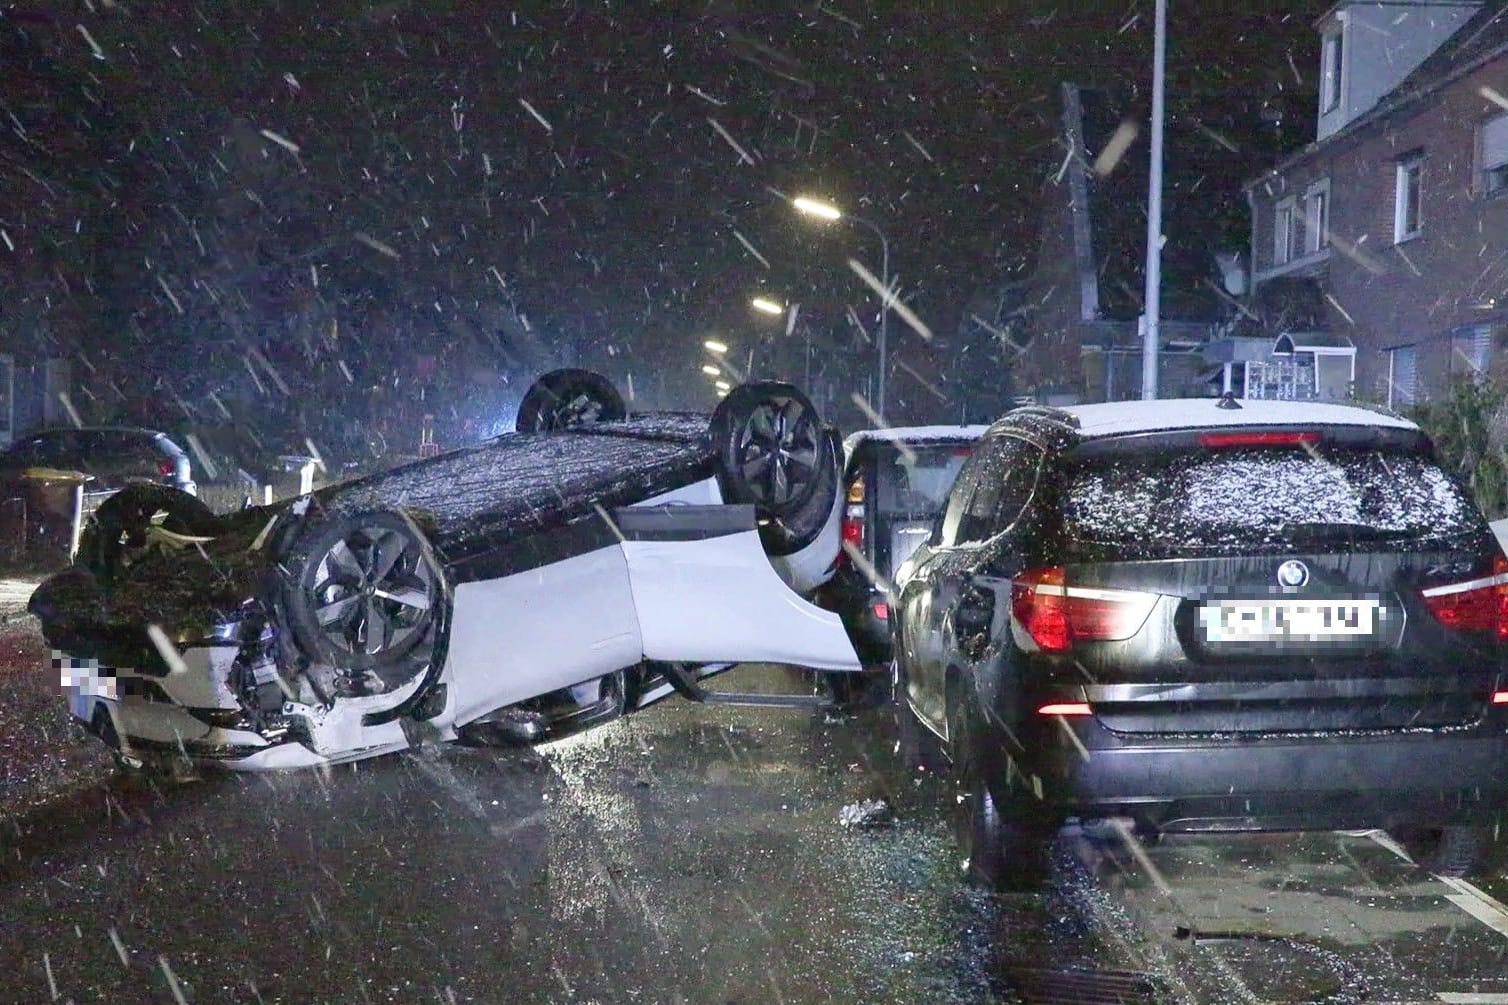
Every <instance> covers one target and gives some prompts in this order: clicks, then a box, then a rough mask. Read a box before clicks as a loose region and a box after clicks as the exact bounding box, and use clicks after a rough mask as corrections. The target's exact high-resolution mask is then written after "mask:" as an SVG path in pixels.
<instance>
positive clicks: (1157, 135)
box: [1141, 0, 1168, 401]
mask: <svg viewBox="0 0 1508 1005" xmlns="http://www.w3.org/2000/svg"><path fill="white" fill-rule="evenodd" d="M1153 32H1154V35H1153V44H1152V150H1151V165H1150V167H1149V169H1148V172H1147V269H1146V271H1147V287H1146V294H1145V300H1146V309H1145V313H1143V315H1142V343H1141V346H1142V348H1141V396H1142V398H1143V399H1144V400H1148V401H1150V400H1152V399H1154V398H1156V397H1157V353H1158V342H1159V338H1160V335H1161V331H1160V330H1161V328H1162V317H1161V315H1162V119H1163V98H1164V81H1163V72H1164V64H1165V63H1166V61H1167V48H1168V0H1157V13H1156V20H1155V25H1154V28H1153Z"/></svg>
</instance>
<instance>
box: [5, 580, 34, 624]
mask: <svg viewBox="0 0 1508 1005" xmlns="http://www.w3.org/2000/svg"><path fill="white" fill-rule="evenodd" d="M38 582H40V580H35V579H0V624H10V623H12V622H15V621H19V620H21V619H22V618H27V617H30V615H29V614H27V613H26V602H27V601H28V600H30V599H31V593H32V591H33V590H35V589H36V588H37V584H38Z"/></svg>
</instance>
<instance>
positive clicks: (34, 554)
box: [21, 468, 94, 568]
mask: <svg viewBox="0 0 1508 1005" xmlns="http://www.w3.org/2000/svg"><path fill="white" fill-rule="evenodd" d="M92 481H94V476H93V475H87V474H84V473H83V472H82V471H63V470H59V469H57V468H27V469H26V470H25V471H23V472H21V489H22V491H21V500H22V504H23V505H22V528H21V541H22V553H23V557H24V559H25V560H26V562H27V564H28V565H33V566H40V567H46V568H51V567H54V566H57V565H66V564H68V563H70V562H72V561H73V556H74V555H75V554H76V553H77V552H78V548H79V533H80V532H81V531H82V530H83V524H84V486H86V485H87V484H88V483H89V482H92Z"/></svg>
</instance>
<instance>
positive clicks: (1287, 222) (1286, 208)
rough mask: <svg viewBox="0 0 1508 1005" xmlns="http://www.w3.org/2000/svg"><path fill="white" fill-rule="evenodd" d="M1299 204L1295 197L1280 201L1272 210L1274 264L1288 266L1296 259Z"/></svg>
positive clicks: (1286, 197)
mask: <svg viewBox="0 0 1508 1005" xmlns="http://www.w3.org/2000/svg"><path fill="white" fill-rule="evenodd" d="M1298 220H1299V217H1298V204H1297V202H1296V201H1295V200H1294V198H1293V196H1291V195H1290V196H1285V197H1284V198H1282V199H1279V200H1278V201H1277V202H1276V203H1275V204H1274V205H1273V208H1272V264H1273V265H1275V266H1276V265H1287V264H1288V263H1289V262H1291V261H1293V260H1294V258H1295V257H1296V255H1295V253H1296V252H1297V251H1298V241H1297V240H1295V237H1296V236H1297V235H1296V234H1295V230H1296V228H1297V227H1298Z"/></svg>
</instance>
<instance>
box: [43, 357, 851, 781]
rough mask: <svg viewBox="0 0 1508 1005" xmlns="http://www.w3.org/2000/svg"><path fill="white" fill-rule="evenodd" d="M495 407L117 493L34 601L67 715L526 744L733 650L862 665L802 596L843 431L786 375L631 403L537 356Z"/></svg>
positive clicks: (137, 738) (308, 742)
mask: <svg viewBox="0 0 1508 1005" xmlns="http://www.w3.org/2000/svg"><path fill="white" fill-rule="evenodd" d="M518 426H519V431H518V432H515V433H510V434H507V435H504V436H501V437H498V438H497V439H495V440H492V441H489V442H487V443H485V444H483V445H481V446H479V447H475V448H471V449H465V450H459V451H456V452H453V453H449V454H445V455H441V456H439V457H435V458H430V459H427V460H422V461H418V462H415V463H412V464H408V465H406V466H403V467H399V468H395V469H393V470H391V471H387V472H384V473H382V474H378V475H374V476H371V477H368V478H363V479H360V480H357V481H351V482H346V483H342V484H338V485H333V486H330V487H327V488H325V489H322V490H320V491H318V492H315V493H314V494H312V495H309V496H303V497H301V498H299V499H297V500H294V501H291V502H286V503H283V504H279V505H276V506H270V507H257V508H250V509H247V510H244V511H242V512H240V513H236V514H231V515H225V516H217V515H215V514H213V513H212V512H210V511H209V510H208V509H207V508H205V507H204V506H203V505H202V504H201V503H199V502H198V500H196V499H194V498H193V497H192V496H188V495H184V494H181V493H177V492H174V491H173V490H171V489H167V488H163V487H160V486H138V487H134V488H131V489H128V490H126V491H123V492H121V493H120V494H118V495H117V496H114V497H112V498H111V499H110V500H109V501H107V503H106V504H105V505H104V506H102V507H101V508H100V510H99V512H98V513H97V514H96V515H95V516H94V518H93V520H92V521H91V523H90V525H89V526H88V527H87V528H86V529H85V532H84V535H83V540H82V545H81V549H80V555H79V559H78V561H77V563H76V564H75V565H74V567H72V568H70V569H68V570H66V571H64V572H61V573H59V574H57V575H55V576H53V577H52V578H50V579H49V580H47V581H46V582H45V583H43V584H42V586H41V587H40V588H38V590H37V591H36V593H35V594H34V596H33V598H32V600H31V605H30V607H31V610H32V612H33V613H35V614H36V615H37V616H38V617H39V618H40V620H41V623H42V629H43V632H44V634H45V635H46V637H47V639H48V641H49V643H50V645H51V646H52V647H53V648H54V662H55V663H56V665H57V667H58V669H59V670H60V672H61V674H62V681H63V685H64V689H65V691H66V693H67V695H68V699H69V702H70V707H71V710H72V713H73V715H74V716H75V717H76V718H77V719H78V720H79V721H81V722H82V723H84V724H85V725H86V726H87V727H88V728H89V729H91V730H92V731H93V732H95V733H96V734H98V735H99V736H100V737H101V738H102V739H103V740H104V741H105V742H106V743H107V744H109V745H110V746H112V747H113V748H115V749H116V750H118V751H119V752H120V753H121V754H122V755H123V756H124V757H126V758H127V759H128V760H129V761H130V762H131V763H151V764H173V763H184V762H198V763H206V762H213V763H217V764H221V765H224V766H226V767H231V768H238V769H246V770H254V769H265V768H284V767H299V766H307V765H317V764H326V763H336V762H343V761H350V760H356V759H359V758H364V757H371V756H374V755H377V754H382V753H386V752H389V751H394V750H400V749H403V748H405V747H409V746H411V745H414V744H416V743H419V742H426V741H445V740H453V739H457V738H458V737H459V738H468V737H484V736H485V735H486V734H487V731H488V729H489V727H491V726H495V725H496V724H497V723H499V722H502V721H507V718H508V716H510V715H516V714H517V712H518V710H519V709H520V708H532V709H534V711H533V712H531V715H532V716H533V719H532V720H531V722H532V725H531V726H530V728H531V729H532V730H533V732H534V737H535V738H538V737H539V736H544V735H549V734H550V733H551V732H552V731H553V732H558V731H561V730H564V729H569V728H573V727H579V726H581V725H584V724H587V723H590V722H595V721H601V720H603V719H606V718H611V717H614V716H616V715H618V714H621V713H622V712H623V711H625V710H628V709H632V708H635V707H638V706H640V705H643V704H645V703H647V702H648V701H651V700H653V699H654V698H656V697H658V696H660V695H662V694H665V693H668V692H669V691H671V690H676V691H680V692H682V693H683V694H686V695H688V696H690V697H693V698H696V697H705V692H703V691H701V689H700V687H699V685H698V683H697V681H698V680H699V679H700V678H701V677H704V676H707V675H708V674H710V673H714V672H716V671H718V670H720V669H724V668H726V667H727V666H729V665H732V664H735V663H739V662H751V661H768V662H776V663H786V664H791V665H795V666H801V667H807V668H811V669H814V670H824V671H844V670H852V671H857V670H858V669H859V663H858V659H857V657H856V656H855V654H854V650H853V646H852V645H851V643H850V642H849V639H848V636H847V635H846V634H845V632H844V629H843V625H842V623H841V621H840V620H839V618H838V617H837V615H835V614H832V613H830V612H827V611H824V610H821V609H820V608H818V607H816V606H814V605H813V604H811V603H809V602H808V600H807V597H808V596H809V595H810V594H811V592H812V591H814V590H815V589H816V588H817V587H818V586H820V585H821V584H822V583H823V582H824V581H825V580H826V579H827V578H828V577H829V576H830V575H831V572H832V568H833V566H834V564H835V560H836V558H837V556H838V554H839V551H840V544H839V522H840V516H841V509H840V503H841V500H840V498H839V473H838V466H839V464H840V463H841V453H840V449H839V438H838V434H837V433H836V431H834V430H832V429H830V428H828V427H826V426H824V425H823V423H822V421H821V419H820V418H819V417H818V415H817V413H816V411H815V409H814V408H813V407H812V405H811V403H810V402H809V401H808V400H807V399H806V397H805V396H804V395H802V394H801V392H800V391H798V390H797V389H796V388H794V387H792V386H790V385H788V384H781V383H776V382H758V383H752V384H745V385H743V386H740V387H738V388H736V389H734V391H733V392H732V393H730V394H729V395H728V397H727V398H725V399H724V400H723V402H722V403H721V404H720V405H719V406H718V408H717V410H716V412H714V413H713V415H712V416H711V418H710V420H709V418H708V417H707V416H704V415H689V414H683V413H661V414H650V415H632V416H631V415H628V414H627V413H626V410H625V408H624V405H623V402H622V399H621V398H620V397H619V396H618V395H617V393H616V391H614V389H613V388H612V386H611V385H610V384H609V383H608V382H607V381H606V380H604V379H603V378H601V377H599V376H597V375H595V374H591V373H588V372H585V371H579V370H574V371H556V372H554V373H551V374H547V375H546V376H545V377H543V378H541V379H540V380H539V381H538V382H536V384H535V385H534V387H533V388H532V389H531V390H530V392H529V395H528V396H526V398H525V400H524V404H523V407H522V408H521V409H520V413H519V422H518ZM582 685H587V686H589V689H590V690H591V691H592V692H593V694H592V695H591V696H590V697H589V698H586V699H582V698H581V696H580V692H581V691H582V690H583V687H582ZM573 686H574V687H576V691H577V698H576V699H570V700H565V701H564V702H563V704H564V708H563V710H561V709H557V710H556V711H554V712H552V713H550V714H544V713H543V712H541V711H539V705H538V702H539V700H540V699H541V697H542V696H547V695H552V694H561V693H564V692H563V691H562V689H570V688H572V687H573Z"/></svg>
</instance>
